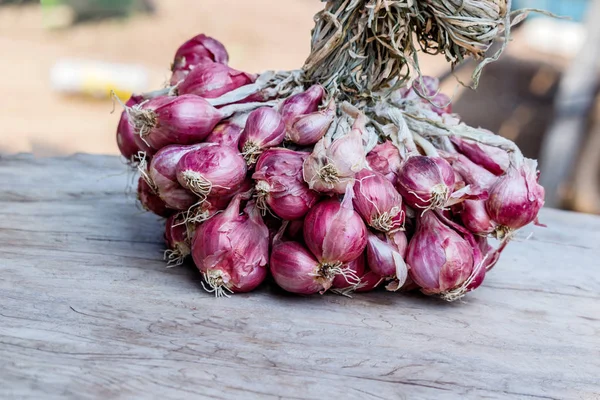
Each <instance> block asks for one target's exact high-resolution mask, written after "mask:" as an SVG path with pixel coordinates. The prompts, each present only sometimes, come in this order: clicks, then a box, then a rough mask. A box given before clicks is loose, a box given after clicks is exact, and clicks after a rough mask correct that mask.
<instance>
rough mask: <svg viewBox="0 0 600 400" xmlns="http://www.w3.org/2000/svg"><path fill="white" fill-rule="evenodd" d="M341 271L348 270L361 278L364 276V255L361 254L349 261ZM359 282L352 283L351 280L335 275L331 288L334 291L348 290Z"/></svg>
mask: <svg viewBox="0 0 600 400" xmlns="http://www.w3.org/2000/svg"><path fill="white" fill-rule="evenodd" d="M342 270H350V271H352V272H353V273H354V274H355V275H356V276H357V277H359V278H360V277H361V276H363V275H364V274H365V270H366V265H365V255H364V254H361V255H360V256H358V258H356V259H355V260H352V261H350V262H349V263H347V264H345V265H344V266H343V267H342ZM357 283H359V282H354V281H353V280H352V279H347V278H346V277H344V275H342V274H337V275H336V276H335V278H333V284H332V286H331V287H332V288H335V289H348V288H350V287H353V286H356V284H357Z"/></svg>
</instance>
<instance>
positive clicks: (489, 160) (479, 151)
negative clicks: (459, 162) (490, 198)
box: [450, 132, 510, 176]
mask: <svg viewBox="0 0 600 400" xmlns="http://www.w3.org/2000/svg"><path fill="white" fill-rule="evenodd" d="M490 133H491V132H490ZM450 139H451V140H452V143H454V145H455V146H456V147H457V148H458V151H460V152H461V153H462V154H464V155H465V156H467V157H468V158H469V159H470V160H471V161H473V162H474V163H475V164H477V165H479V166H481V167H483V168H485V169H487V170H488V171H490V172H491V173H493V174H494V175H498V176H499V175H502V174H504V172H505V171H506V170H507V169H508V166H509V164H510V160H509V157H508V153H507V152H506V151H504V150H502V149H499V148H497V147H493V146H488V145H485V144H483V143H477V142H475V141H472V140H467V139H462V138H459V137H452V138H450Z"/></svg>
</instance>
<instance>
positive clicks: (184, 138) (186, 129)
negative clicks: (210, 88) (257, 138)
mask: <svg viewBox="0 0 600 400" xmlns="http://www.w3.org/2000/svg"><path fill="white" fill-rule="evenodd" d="M142 109H143V110H151V111H153V112H154V114H155V116H156V126H155V127H153V128H151V129H150V130H149V131H148V133H147V135H145V136H144V137H143V140H145V141H146V142H147V143H148V144H149V145H150V147H152V148H154V149H157V150H158V149H161V148H163V147H164V146H166V145H169V144H195V143H199V142H201V141H203V140H204V139H205V138H206V137H207V136H208V135H209V134H210V132H211V131H212V130H213V129H214V127H215V126H216V125H217V123H218V122H219V121H220V120H221V119H222V115H221V113H220V112H219V110H217V109H216V108H214V107H213V106H211V105H210V104H209V103H208V102H207V101H206V100H204V99H203V98H202V97H199V96H195V95H191V94H190V95H182V96H177V97H167V96H164V98H154V99H152V100H149V101H148V102H147V103H144V105H143V106H142Z"/></svg>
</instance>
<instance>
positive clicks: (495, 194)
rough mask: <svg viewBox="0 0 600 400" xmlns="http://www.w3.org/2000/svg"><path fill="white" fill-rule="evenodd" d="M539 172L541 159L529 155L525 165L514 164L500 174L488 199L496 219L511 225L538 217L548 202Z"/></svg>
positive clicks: (519, 225)
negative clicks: (538, 167)
mask: <svg viewBox="0 0 600 400" xmlns="http://www.w3.org/2000/svg"><path fill="white" fill-rule="evenodd" d="M537 174H538V172H537V162H536V161H535V160H531V159H528V158H526V159H525V161H524V163H523V165H522V166H521V168H519V169H517V168H516V167H513V166H511V167H510V168H508V171H507V172H506V174H505V175H503V176H501V177H499V178H498V181H497V182H496V184H495V185H494V186H493V187H492V188H491V190H490V192H489V198H488V200H487V201H486V203H485V206H486V210H487V212H488V214H489V216H490V217H491V218H492V220H494V221H495V222H496V223H498V224H500V225H503V226H506V227H508V228H511V229H519V228H522V227H523V226H525V225H527V224H529V223H530V222H533V221H534V220H535V218H536V217H537V215H538V212H539V211H540V209H541V208H542V206H543V205H544V188H543V187H542V186H540V185H539V184H538V182H537V178H538V177H537Z"/></svg>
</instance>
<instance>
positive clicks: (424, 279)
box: [406, 211, 473, 294]
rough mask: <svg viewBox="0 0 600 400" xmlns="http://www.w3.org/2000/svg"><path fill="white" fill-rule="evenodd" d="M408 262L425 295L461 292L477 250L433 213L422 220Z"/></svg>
mask: <svg viewBox="0 0 600 400" xmlns="http://www.w3.org/2000/svg"><path fill="white" fill-rule="evenodd" d="M406 262H407V263H408V265H410V270H409V273H410V277H411V278H412V280H413V281H415V283H416V284H417V285H419V286H420V287H421V288H422V291H423V292H425V293H427V294H439V293H444V292H447V291H450V290H452V289H455V288H457V287H458V286H460V285H462V284H463V283H464V282H465V281H466V280H467V279H468V278H469V276H470V275H471V272H472V271H473V249H472V248H471V246H470V245H469V243H468V242H467V241H466V240H464V239H463V238H462V237H461V236H460V235H459V234H458V233H456V232H455V231H454V230H452V229H451V228H449V227H448V226H446V225H445V224H443V223H442V222H441V221H440V220H439V219H438V218H437V217H436V216H435V214H434V212H433V211H426V212H425V213H423V215H422V216H420V217H419V218H418V222H417V231H416V233H415V235H414V236H413V237H412V238H411V240H410V242H409V244H408V252H407V255H406Z"/></svg>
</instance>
